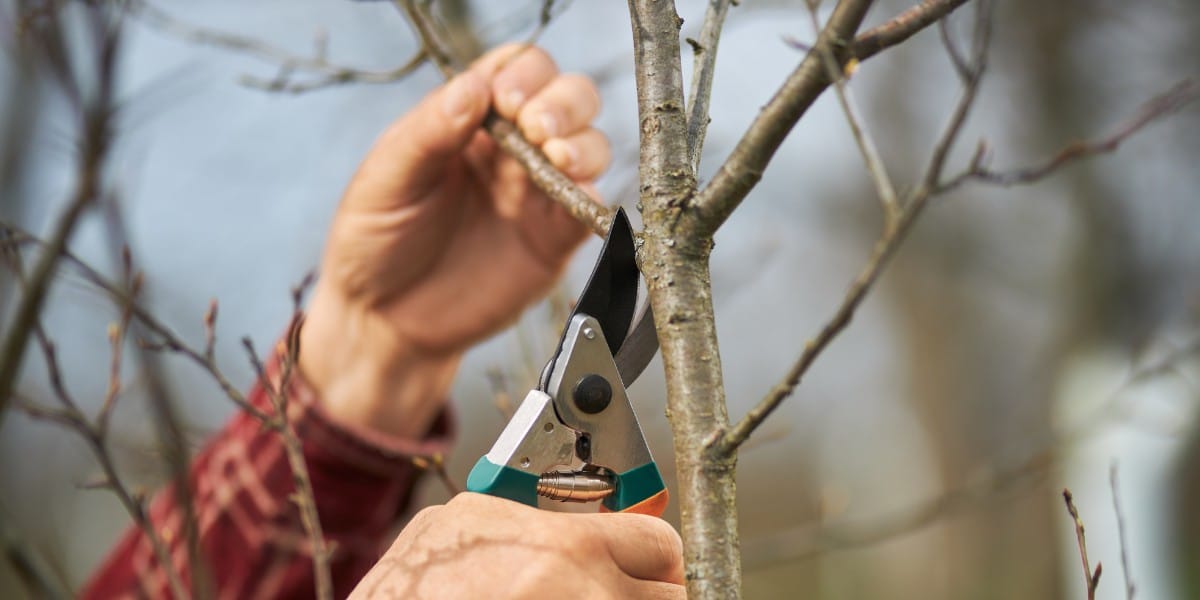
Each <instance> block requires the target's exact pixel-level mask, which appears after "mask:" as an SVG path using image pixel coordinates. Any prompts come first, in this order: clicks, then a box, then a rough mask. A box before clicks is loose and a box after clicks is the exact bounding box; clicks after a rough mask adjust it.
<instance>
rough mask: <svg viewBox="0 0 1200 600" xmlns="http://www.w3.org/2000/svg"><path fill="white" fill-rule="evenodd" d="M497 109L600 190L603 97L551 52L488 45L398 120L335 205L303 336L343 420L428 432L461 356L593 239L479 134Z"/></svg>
mask: <svg viewBox="0 0 1200 600" xmlns="http://www.w3.org/2000/svg"><path fill="white" fill-rule="evenodd" d="M490 106H494V107H495V109H496V111H497V112H498V113H499V114H500V115H501V116H503V117H505V118H508V119H510V120H513V121H514V122H516V123H517V125H518V127H519V128H520V129H521V131H522V133H524V134H525V136H526V137H527V138H528V139H529V141H530V142H532V143H533V144H535V145H537V146H539V147H540V148H541V149H542V150H543V152H545V154H546V155H547V157H548V158H550V160H551V162H552V163H554V164H555V165H556V166H557V167H559V169H561V170H562V171H563V172H564V173H566V174H567V175H568V176H571V177H572V178H574V179H575V180H576V181H578V182H579V183H580V184H581V185H582V187H583V188H584V189H585V190H588V191H589V192H590V193H592V194H593V196H595V192H594V189H593V188H592V187H591V181H592V180H593V179H594V178H596V177H597V176H598V175H599V174H600V173H601V172H602V171H603V170H604V169H605V168H606V167H607V166H608V162H609V159H610V150H609V146H608V141H607V140H606V138H605V137H604V135H603V134H601V133H600V132H599V131H597V130H595V129H593V128H591V126H590V122H591V120H592V119H593V118H594V117H595V116H596V114H597V112H598V111H599V108H600V99H599V95H598V93H597V92H596V89H595V86H594V85H593V84H592V82H591V81H590V80H589V79H587V78H585V77H582V76H578V75H564V74H560V73H558V70H557V68H556V67H555V65H554V62H553V61H552V60H551V59H550V57H549V56H548V55H547V54H546V53H545V52H543V51H542V50H540V49H537V48H527V47H524V46H507V47H504V48H501V49H498V50H496V51H493V52H490V53H488V54H487V55H485V56H484V57H483V58H481V59H480V60H479V61H478V62H476V63H475V64H474V65H472V67H471V68H470V69H469V70H467V71H465V72H463V73H462V74H460V75H458V76H457V77H455V78H454V79H453V80H451V81H450V82H448V83H447V84H446V85H444V86H442V87H441V88H438V89H437V90H435V91H434V92H432V93H431V94H430V95H429V96H427V97H426V98H425V99H424V100H423V101H422V102H421V103H420V104H419V105H417V106H416V107H415V108H413V109H412V110H411V111H410V112H409V113H408V114H406V115H405V116H403V117H401V118H400V119H399V120H398V121H396V122H395V123H393V124H392V125H391V126H390V127H389V128H388V129H387V130H386V131H385V132H384V133H383V135H382V136H381V137H380V138H379V140H378V141H377V142H376V143H375V146H374V148H373V149H372V150H371V152H370V154H369V155H368V156H367V158H366V159H365V160H364V161H363V163H362V165H361V166H360V168H359V170H358V173H357V174H355V176H354V178H353V180H352V181H351V183H350V185H349V187H348V189H347V190H346V194H345V197H344V198H343V199H342V203H341V205H340V206H339V208H338V212H337V214H336V216H335V218H334V222H333V226H332V229H331V230H330V233H329V240H328V243H327V246H326V248H325V255H324V258H323V260H322V266H321V278H320V280H319V281H318V283H317V285H316V289H315V292H314V295H313V299H312V302H311V303H310V306H309V312H308V316H307V319H306V323H305V326H304V329H303V331H302V332H301V336H302V337H301V349H302V352H301V356H300V369H301V372H302V373H303V374H304V376H305V378H306V379H307V380H308V381H309V383H310V384H311V385H313V387H314V388H315V389H316V391H317V392H318V395H319V396H320V397H321V398H322V401H323V402H324V404H325V407H326V409H327V410H329V411H330V412H331V413H332V414H333V415H334V416H335V417H337V418H339V419H340V420H343V421H349V422H352V423H356V424H360V425H367V426H370V427H373V428H375V429H378V430H382V431H385V432H387V433H392V434H396V435H407V436H415V435H420V434H421V433H423V432H424V431H425V429H426V428H427V426H428V424H429V422H430V421H431V420H432V418H433V416H434V415H435V414H436V412H437V409H438V408H439V407H440V404H441V401H442V400H443V399H444V397H445V395H446V393H447V391H448V388H449V385H450V382H451V379H452V377H453V375H454V371H455V369H456V368H457V364H458V360H459V357H460V356H461V354H462V353H463V352H464V351H465V350H466V349H467V348H469V347H470V346H471V345H473V344H475V343H476V342H479V341H480V340H482V339H484V338H486V337H488V336H490V335H493V334H495V333H496V332H498V331H500V330H501V329H503V328H504V327H506V326H508V325H509V324H511V323H512V322H513V321H515V320H516V318H517V317H518V316H519V315H520V313H521V311H522V310H523V309H524V308H525V307H526V306H528V305H529V304H530V303H532V302H533V301H535V300H537V299H539V298H541V297H542V296H543V295H544V294H545V293H546V292H547V291H548V290H549V288H550V286H551V285H552V284H553V282H554V281H555V280H556V279H557V278H558V277H559V275H560V274H561V272H562V270H563V268H564V266H565V265H566V263H567V259H568V258H569V257H570V255H571V253H572V251H573V250H574V249H575V248H576V247H578V245H579V244H580V243H581V242H582V241H583V240H584V239H585V237H586V235H587V230H586V229H585V228H584V227H583V226H582V225H580V224H579V223H578V222H576V221H575V220H574V219H573V218H572V217H571V216H570V215H568V214H567V212H566V211H565V210H563V209H562V208H560V207H559V206H558V205H557V204H556V203H554V202H553V201H552V200H550V199H549V198H548V197H547V196H546V195H544V194H543V193H541V192H540V191H538V190H537V189H536V188H535V187H534V186H533V184H532V182H531V181H530V180H529V178H528V177H527V175H526V172H525V170H524V168H522V167H521V166H520V164H518V163H517V162H516V161H515V160H514V159H512V158H511V157H509V156H507V155H506V154H504V153H503V152H501V151H499V149H498V148H497V147H496V145H495V144H494V143H493V142H492V140H491V139H490V138H489V137H488V136H487V135H486V134H485V133H484V132H483V131H482V130H481V129H480V128H479V127H480V124H481V123H482V121H483V119H484V116H485V115H486V114H487V111H488V108H489V107H490Z"/></svg>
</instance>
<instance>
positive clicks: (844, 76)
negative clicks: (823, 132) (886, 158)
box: [807, 0, 900, 223]
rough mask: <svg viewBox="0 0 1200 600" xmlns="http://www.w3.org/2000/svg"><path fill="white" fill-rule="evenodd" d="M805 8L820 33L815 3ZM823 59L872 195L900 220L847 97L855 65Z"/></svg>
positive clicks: (829, 57)
mask: <svg viewBox="0 0 1200 600" xmlns="http://www.w3.org/2000/svg"><path fill="white" fill-rule="evenodd" d="M807 4H808V9H809V15H810V16H811V17H812V23H813V29H814V30H816V31H818V32H819V31H820V29H821V26H820V23H819V22H818V21H817V3H816V2H814V1H813V0H809V1H808V2H807ZM823 59H824V61H825V68H826V69H827V70H828V74H829V78H830V79H832V80H833V82H834V83H833V87H834V91H835V92H837V99H838V103H839V104H841V106H842V112H843V113H845V115H846V122H847V124H848V125H850V134H851V135H852V136H853V137H854V142H855V144H856V145H858V150H859V153H860V154H862V158H863V163H864V164H865V166H866V168H867V174H869V175H870V176H871V182H872V183H874V184H875V193H876V194H877V195H878V196H879V204H880V206H881V207H882V208H883V216H884V218H885V219H886V221H887V222H889V223H890V222H892V221H894V220H895V219H896V218H897V217H898V216H899V213H900V200H899V199H898V198H897V197H896V188H895V186H894V185H892V179H891V177H889V176H888V173H887V167H886V166H884V164H883V159H882V158H880V156H879V151H878V150H877V149H876V146H875V141H874V140H873V139H872V138H871V133H870V132H869V131H867V128H866V127H865V126H864V125H863V122H862V117H860V116H859V113H858V107H857V105H856V103H855V102H854V96H853V95H852V94H851V93H850V86H849V85H847V82H848V81H849V76H850V73H852V72H853V71H854V65H852V64H847V65H846V68H845V69H842V68H839V67H838V64H837V59H836V58H835V57H834V56H833V53H831V52H824V53H823Z"/></svg>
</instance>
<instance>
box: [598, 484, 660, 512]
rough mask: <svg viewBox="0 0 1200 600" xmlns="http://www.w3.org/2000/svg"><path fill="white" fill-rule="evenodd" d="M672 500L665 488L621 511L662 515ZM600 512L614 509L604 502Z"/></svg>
mask: <svg viewBox="0 0 1200 600" xmlns="http://www.w3.org/2000/svg"><path fill="white" fill-rule="evenodd" d="M670 501H671V495H670V494H668V493H667V490H666V489H664V490H663V491H661V492H659V493H657V494H655V495H653V496H650V497H649V498H646V499H645V500H642V501H641V502H638V503H637V504H634V505H633V506H630V507H629V508H627V509H625V510H623V511H621V512H623V513H637V514H639V515H650V516H652V517H661V516H662V515H663V513H664V512H666V510H667V503H668V502H670ZM600 512H612V511H611V510H608V509H607V508H605V506H604V505H603V504H602V505H600Z"/></svg>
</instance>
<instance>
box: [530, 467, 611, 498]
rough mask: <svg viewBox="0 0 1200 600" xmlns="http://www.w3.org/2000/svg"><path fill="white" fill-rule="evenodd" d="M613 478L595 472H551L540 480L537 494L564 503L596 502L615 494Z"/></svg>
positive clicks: (543, 474)
mask: <svg viewBox="0 0 1200 600" xmlns="http://www.w3.org/2000/svg"><path fill="white" fill-rule="evenodd" d="M615 487H616V486H615V485H614V482H613V478H612V477H610V476H608V475H605V474H603V473H597V472H594V471H551V472H549V473H542V476H541V477H539V478H538V484H537V493H538V495H539V496H544V497H546V498H549V499H551V500H560V501H562V502H594V501H596V500H602V499H604V498H605V497H607V496H608V495H609V494H612V493H613V489H614V488H615Z"/></svg>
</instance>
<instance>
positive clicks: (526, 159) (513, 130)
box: [395, 0, 612, 236]
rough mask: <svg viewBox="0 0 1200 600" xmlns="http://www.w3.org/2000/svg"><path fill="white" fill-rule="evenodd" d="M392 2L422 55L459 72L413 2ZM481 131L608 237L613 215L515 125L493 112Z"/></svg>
mask: <svg viewBox="0 0 1200 600" xmlns="http://www.w3.org/2000/svg"><path fill="white" fill-rule="evenodd" d="M395 2H396V5H397V6H398V7H399V8H400V9H401V10H403V11H404V13H405V15H406V16H407V17H408V20H409V22H410V23H411V24H412V26H413V29H415V30H416V32H417V35H418V36H419V37H420V39H421V44H422V47H423V48H424V52H425V53H426V54H427V55H428V56H429V57H430V58H431V59H432V60H433V62H434V64H435V65H437V67H438V69H439V70H440V71H441V72H442V74H443V75H444V76H445V77H446V78H447V79H449V78H451V77H453V76H454V75H455V74H457V73H458V72H459V71H460V70H462V66H461V65H462V63H461V61H459V60H458V59H457V58H456V57H455V56H454V54H453V53H452V52H451V51H450V50H449V49H448V48H449V47H448V46H447V45H446V44H444V43H443V42H442V41H441V40H440V39H439V37H438V34H437V31H436V28H435V26H434V24H433V21H432V19H431V18H430V17H429V15H428V14H426V13H425V12H424V11H423V10H422V9H421V8H420V7H418V6H417V3H416V2H415V0H395ZM483 127H484V129H486V130H487V132H488V133H489V134H491V136H492V138H493V139H494V140H496V143H497V145H499V146H500V148H501V149H503V150H504V151H505V152H507V153H508V154H509V155H510V156H512V157H513V158H515V159H517V162H519V163H521V166H523V167H525V170H526V171H527V172H528V173H529V178H530V180H532V181H533V183H534V185H536V186H537V187H538V189H540V190H542V191H543V192H545V193H546V195H547V196H549V197H550V198H551V199H553V200H554V201H555V202H557V203H558V204H559V205H561V206H562V207H563V208H564V209H566V211H567V212H568V213H570V214H571V216H573V217H575V218H576V219H578V220H579V222H581V223H583V224H584V225H587V226H588V227H589V228H590V229H591V230H592V232H594V233H595V234H596V235H599V236H603V235H605V234H606V233H608V226H609V223H611V221H612V211H611V210H609V209H608V208H607V207H605V206H603V205H601V204H599V203H597V202H596V201H595V200H593V199H592V197H591V196H589V195H588V194H587V193H586V192H584V191H583V190H582V189H580V188H579V186H578V185H576V184H575V182H574V181H572V180H571V178H569V177H567V176H566V175H563V173H562V171H559V170H558V169H557V168H556V167H555V166H554V165H552V164H551V163H550V160H549V159H547V158H546V155H545V154H542V151H541V150H539V149H538V148H537V147H536V146H534V145H533V144H531V143H529V140H526V139H525V136H523V135H521V132H520V131H519V130H518V129H517V126H516V125H514V124H513V123H512V122H510V121H508V120H506V119H504V118H502V117H500V116H499V115H497V114H496V112H495V111H494V110H492V111H489V112H488V116H487V117H486V118H485V119H484V122H483Z"/></svg>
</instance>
